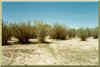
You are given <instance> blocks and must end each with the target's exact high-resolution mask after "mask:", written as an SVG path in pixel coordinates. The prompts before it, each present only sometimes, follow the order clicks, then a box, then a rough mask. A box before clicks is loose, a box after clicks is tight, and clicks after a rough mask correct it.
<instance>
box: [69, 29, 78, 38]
mask: <svg viewBox="0 0 100 67" xmlns="http://www.w3.org/2000/svg"><path fill="white" fill-rule="evenodd" d="M75 36H76V30H75V29H69V30H68V37H69V38H74V37H75Z"/></svg>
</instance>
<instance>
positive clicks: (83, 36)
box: [78, 28, 88, 41]
mask: <svg viewBox="0 0 100 67" xmlns="http://www.w3.org/2000/svg"><path fill="white" fill-rule="evenodd" d="M78 36H79V37H80V38H81V40H82V41H86V39H87V38H88V31H87V30H86V29H82V28H80V29H79V30H78Z"/></svg>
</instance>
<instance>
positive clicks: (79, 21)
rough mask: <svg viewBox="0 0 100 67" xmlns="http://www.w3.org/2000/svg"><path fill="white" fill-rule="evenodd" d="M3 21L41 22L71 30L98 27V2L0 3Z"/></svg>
mask: <svg viewBox="0 0 100 67" xmlns="http://www.w3.org/2000/svg"><path fill="white" fill-rule="evenodd" d="M2 18H3V20H4V21H9V22H17V23H19V22H20V21H31V22H32V23H33V21H34V20H42V21H44V22H45V23H48V24H51V25H52V24H55V23H58V24H63V25H67V26H69V27H72V28H80V27H84V28H86V27H89V28H94V27H96V26H98V2H2Z"/></svg>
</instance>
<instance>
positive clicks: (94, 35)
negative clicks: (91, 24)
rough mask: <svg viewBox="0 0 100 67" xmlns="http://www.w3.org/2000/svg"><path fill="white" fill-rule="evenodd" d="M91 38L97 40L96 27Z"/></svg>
mask: <svg viewBox="0 0 100 67" xmlns="http://www.w3.org/2000/svg"><path fill="white" fill-rule="evenodd" d="M92 36H93V38H94V39H97V38H98V27H97V28H95V29H93V33H92Z"/></svg>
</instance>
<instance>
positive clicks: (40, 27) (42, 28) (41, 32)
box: [34, 21, 51, 43]
mask: <svg viewBox="0 0 100 67" xmlns="http://www.w3.org/2000/svg"><path fill="white" fill-rule="evenodd" d="M34 23H35V25H34V27H35V29H36V31H35V33H36V36H37V38H38V40H39V42H41V43H43V42H45V37H46V36H48V35H49V32H50V28H51V26H50V25H49V24H44V23H43V22H42V21H35V22H34Z"/></svg>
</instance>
